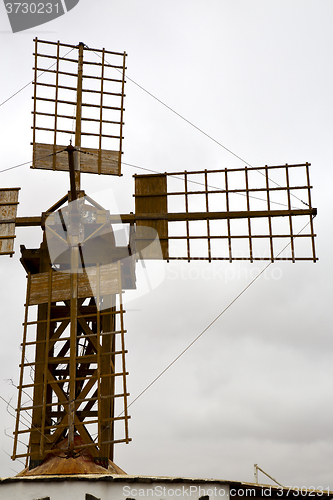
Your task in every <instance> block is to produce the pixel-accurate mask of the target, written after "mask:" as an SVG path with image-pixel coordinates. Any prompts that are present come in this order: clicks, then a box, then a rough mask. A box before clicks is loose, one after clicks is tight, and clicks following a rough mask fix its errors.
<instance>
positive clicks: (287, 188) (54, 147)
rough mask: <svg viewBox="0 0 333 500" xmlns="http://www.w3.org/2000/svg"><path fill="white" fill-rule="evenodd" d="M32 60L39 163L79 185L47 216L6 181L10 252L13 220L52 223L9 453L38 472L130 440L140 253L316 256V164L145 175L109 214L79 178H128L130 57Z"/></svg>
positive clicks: (55, 55) (32, 266)
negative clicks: (26, 207)
mask: <svg viewBox="0 0 333 500" xmlns="http://www.w3.org/2000/svg"><path fill="white" fill-rule="evenodd" d="M65 52H66V53H65ZM64 53H65V54H64ZM34 56H35V66H34V71H35V78H34V110H33V165H32V168H36V169H47V170H54V171H67V172H69V177H70V190H69V192H68V193H66V194H65V195H64V196H63V197H62V198H61V199H60V200H58V201H56V202H55V203H54V204H53V205H52V206H51V207H50V208H48V209H47V210H46V211H45V212H43V213H42V214H41V216H38V217H17V216H16V208H17V203H18V192H19V188H13V189H7V190H1V191H0V196H1V198H0V200H1V202H0V210H1V211H0V231H1V232H0V253H1V254H7V255H12V254H13V243H14V238H15V227H16V226H18V227H22V226H31V225H34V226H37V225H38V226H41V228H42V230H43V241H42V243H41V245H40V248H38V249H26V248H25V247H21V253H22V257H21V263H22V265H23V267H24V268H25V270H26V272H27V294H26V304H25V316H24V329H23V341H22V359H21V364H20V379H19V385H18V405H17V419H16V427H15V432H14V438H15V439H14V450H13V456H12V458H13V459H14V460H15V459H16V458H22V457H24V458H26V460H27V464H28V466H29V469H30V470H34V469H35V468H37V467H38V466H40V465H41V464H43V462H45V460H46V459H47V457H49V456H50V455H51V454H56V453H58V454H62V456H63V457H67V458H72V459H75V458H77V457H79V456H80V454H82V453H83V450H89V453H90V455H91V456H92V457H93V460H94V462H95V463H96V464H98V465H99V466H101V467H103V468H104V469H107V468H108V467H109V466H110V461H113V447H114V444H115V443H119V442H125V443H128V442H129V441H130V437H129V432H128V420H129V415H128V410H127V398H128V392H127V381H126V376H127V372H126V366H125V355H126V349H125V340H124V339H125V327H124V309H123V304H122V291H123V290H126V289H134V288H135V286H136V280H135V263H136V261H137V260H138V259H164V260H166V261H171V260H187V261H188V262H190V261H193V260H206V261H208V262H212V261H214V260H227V261H229V262H233V261H234V260H249V261H251V262H254V261H256V260H267V261H271V262H274V261H277V260H289V261H292V262H296V261H299V260H310V261H313V262H316V260H317V257H316V252H315V242H314V239H315V233H314V228H313V217H314V216H315V215H316V209H314V208H313V207H312V205H311V184H310V178H309V166H310V165H309V164H308V163H305V164H297V165H278V166H267V165H266V166H264V167H260V168H256V169H251V168H247V167H240V168H233V169H226V168H225V169H220V170H207V169H204V170H199V171H198V170H195V171H180V172H172V173H164V174H149V175H135V176H134V178H135V194H134V196H135V213H128V214H110V212H109V211H108V210H107V209H105V208H103V207H102V206H100V205H99V204H98V203H96V202H95V201H94V200H93V199H92V198H90V196H89V195H88V194H86V193H84V192H83V191H82V190H81V184H80V176H81V173H90V174H99V175H116V176H119V175H121V154H122V139H123V137H122V136H123V130H122V128H123V113H124V85H125V59H126V54H125V53H124V54H120V53H115V52H109V51H106V50H105V49H103V50H97V49H91V48H88V47H86V46H85V45H84V44H82V43H80V44H79V45H77V46H74V45H68V44H61V43H60V42H58V43H54V42H47V41H41V40H38V39H36V40H35V54H34ZM96 58H97V61H98V62H96ZM45 60H46V61H49V60H51V61H52V67H46V66H47V64H45ZM40 72H41V74H39V73H40ZM73 109H75V112H74V113H73ZM73 125H74V128H73V129H72V128H71V126H73ZM72 138H74V144H73V145H72ZM258 174H259V176H260V177H259V178H260V182H258ZM276 179H278V182H277V181H276ZM295 199H297V200H298V201H300V200H301V201H302V204H303V206H304V207H302V208H295V207H294V205H293V203H294V200H295ZM276 207H278V208H276ZM282 207H283V208H282ZM296 220H297V222H298V221H299V220H304V222H305V226H306V227H307V229H306V230H305V231H303V230H302V231H300V230H299V229H296V227H298V226H297V224H296ZM119 223H122V224H126V225H128V227H129V231H128V233H129V240H128V244H127V245H125V246H117V245H116V242H115V238H114V235H113V230H112V227H114V226H115V225H117V224H119ZM281 248H282V250H281ZM31 360H33V361H31ZM26 394H30V398H31V401H32V402H31V403H28V404H27V402H26V400H25V399H26V398H25V396H26ZM27 418H28V425H25V424H26V423H27ZM25 436H27V437H28V440H27V441H26V449H23V451H19V446H20V442H21V439H22V438H24V437H25Z"/></svg>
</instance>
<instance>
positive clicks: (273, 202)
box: [89, 153, 307, 208]
mask: <svg viewBox="0 0 333 500" xmlns="http://www.w3.org/2000/svg"><path fill="white" fill-rule="evenodd" d="M89 154H93V153H89ZM94 156H97V155H94ZM122 164H123V165H127V166H128V167H133V168H139V169H141V170H146V171H147V172H153V173H154V174H160V173H161V172H158V171H157V170H151V169H150V168H144V167H139V166H138V165H132V164H131V163H125V162H122ZM256 170H257V169H256ZM208 173H209V171H208ZM168 177H173V178H174V179H179V180H181V181H182V180H183V179H182V178H181V177H178V176H177V175H172V174H168ZM187 182H189V183H192V184H198V185H199V186H204V187H205V184H204V183H203V182H198V181H193V180H191V179H188V181H187ZM208 187H210V188H213V189H220V188H218V187H216V186H211V185H208ZM280 187H281V186H280ZM286 189H287V188H286ZM231 194H237V195H239V196H245V197H246V194H245V193H231ZM249 198H251V199H253V200H259V201H264V202H265V203H267V200H264V199H263V198H258V196H252V195H249ZM270 203H271V204H275V205H281V206H282V207H288V205H287V204H286V203H280V202H279V201H272V200H270ZM303 203H304V202H303ZM306 205H307V203H306ZM291 208H295V207H291Z"/></svg>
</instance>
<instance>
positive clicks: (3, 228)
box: [0, 188, 20, 255]
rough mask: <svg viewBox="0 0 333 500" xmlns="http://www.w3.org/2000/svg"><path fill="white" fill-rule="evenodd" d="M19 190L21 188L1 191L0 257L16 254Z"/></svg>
mask: <svg viewBox="0 0 333 500" xmlns="http://www.w3.org/2000/svg"><path fill="white" fill-rule="evenodd" d="M19 190H20V188H10V189H6V188H1V189H0V255H12V254H13V253H14V238H15V220H16V213H17V205H18V195H19Z"/></svg>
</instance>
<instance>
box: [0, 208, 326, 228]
mask: <svg viewBox="0 0 333 500" xmlns="http://www.w3.org/2000/svg"><path fill="white" fill-rule="evenodd" d="M297 215H312V216H316V215H317V209H316V208H305V209H292V210H256V211H249V212H247V211H245V210H244V211H239V212H179V213H165V214H120V215H110V222H111V223H116V224H117V223H118V224H119V223H125V224H126V223H127V224H130V223H135V222H136V221H139V220H140V221H141V220H167V221H170V222H173V221H187V220H188V221H191V220H214V219H249V218H258V217H287V216H297ZM9 222H15V225H16V226H17V227H25V226H41V224H42V217H17V218H16V220H7V221H6V223H9Z"/></svg>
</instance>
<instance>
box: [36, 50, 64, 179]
mask: <svg viewBox="0 0 333 500" xmlns="http://www.w3.org/2000/svg"><path fill="white" fill-rule="evenodd" d="M59 55H60V42H59V40H58V43H57V62H56V74H55V77H56V81H55V98H54V134H53V158H52V160H53V170H55V169H56V163H57V155H56V151H57V123H58V93H59ZM34 143H35V141H34Z"/></svg>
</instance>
